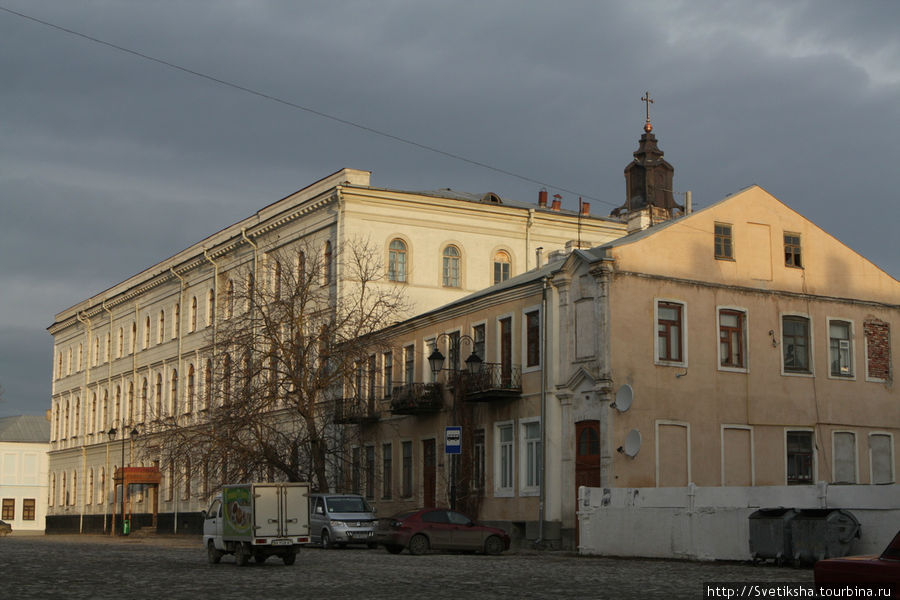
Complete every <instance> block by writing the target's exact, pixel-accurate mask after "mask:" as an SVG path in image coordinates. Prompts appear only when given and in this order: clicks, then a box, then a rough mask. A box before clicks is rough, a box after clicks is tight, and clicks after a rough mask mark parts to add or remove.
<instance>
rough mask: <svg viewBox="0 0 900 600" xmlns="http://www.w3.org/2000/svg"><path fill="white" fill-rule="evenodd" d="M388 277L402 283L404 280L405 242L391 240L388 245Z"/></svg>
mask: <svg viewBox="0 0 900 600" xmlns="http://www.w3.org/2000/svg"><path fill="white" fill-rule="evenodd" d="M388 279H389V280H391V281H398V282H400V283H403V282H405V281H406V243H405V242H404V241H403V240H399V239H397V240H392V241H391V244H390V246H388Z"/></svg>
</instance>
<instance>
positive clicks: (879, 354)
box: [863, 319, 891, 381]
mask: <svg viewBox="0 0 900 600" xmlns="http://www.w3.org/2000/svg"><path fill="white" fill-rule="evenodd" d="M863 332H864V335H865V336H866V360H867V364H866V375H867V376H868V377H871V378H873V379H884V380H885V381H887V380H890V378H891V326H890V324H889V323H885V322H884V321H882V320H880V319H867V320H866V321H865V322H864V323H863Z"/></svg>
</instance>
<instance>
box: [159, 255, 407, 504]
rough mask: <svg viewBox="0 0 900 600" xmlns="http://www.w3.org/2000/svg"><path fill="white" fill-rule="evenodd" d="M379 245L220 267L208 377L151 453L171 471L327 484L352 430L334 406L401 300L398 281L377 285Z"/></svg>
mask: <svg viewBox="0 0 900 600" xmlns="http://www.w3.org/2000/svg"><path fill="white" fill-rule="evenodd" d="M380 254H381V253H380V252H379V251H377V250H376V249H375V248H374V247H373V245H372V244H371V243H369V242H368V241H365V240H355V241H353V242H351V243H348V244H346V245H345V246H343V247H342V248H339V249H334V251H332V250H331V246H330V244H328V245H327V246H326V250H325V251H324V252H323V251H322V248H321V247H318V248H313V247H311V246H310V245H308V244H298V245H295V246H291V247H289V248H287V249H280V250H277V251H272V252H269V253H267V254H266V255H265V258H264V259H263V258H262V257H260V259H259V262H258V264H255V265H254V264H250V265H249V266H247V267H245V268H242V269H237V270H235V271H232V272H231V273H230V274H229V275H228V280H227V281H226V283H225V285H224V286H220V287H222V288H223V289H224V293H221V294H220V295H219V297H218V305H219V306H217V310H216V312H217V313H218V317H217V321H216V326H215V327H213V328H212V331H211V333H210V334H209V339H208V352H209V356H210V359H209V363H208V366H207V367H206V370H205V371H203V372H202V373H201V378H203V379H205V380H206V381H207V383H206V385H204V386H203V390H202V391H201V393H200V394H198V397H197V398H194V397H193V389H191V388H189V391H188V393H187V394H185V396H190V397H185V398H183V399H182V401H181V402H180V403H179V404H181V407H176V409H175V411H174V412H175V415H171V416H168V417H167V418H164V419H161V420H160V421H159V422H160V423H161V426H160V429H159V440H160V447H159V451H160V453H161V454H162V458H163V460H164V461H166V462H169V463H170V464H181V465H182V467H181V469H180V470H177V471H176V473H178V474H179V475H180V476H181V477H183V478H186V479H185V481H190V480H191V479H197V478H198V477H199V476H200V474H199V473H200V472H199V469H202V473H203V475H202V476H203V479H204V481H207V480H211V481H218V482H227V481H237V480H241V479H247V478H263V479H267V478H277V479H287V480H289V481H302V480H310V481H313V482H314V485H315V486H316V487H317V488H318V489H319V490H322V491H327V490H329V489H330V487H331V486H330V480H331V481H334V480H335V478H336V476H337V474H339V473H340V472H341V470H342V464H341V463H342V460H343V459H342V456H343V454H342V450H343V448H344V447H346V443H347V439H346V437H345V436H346V435H348V433H347V431H345V430H344V428H343V427H341V426H339V425H336V424H335V414H334V408H335V404H336V403H339V402H340V399H342V398H345V397H353V396H358V394H356V393H355V391H353V390H351V393H349V394H348V393H347V389H348V388H352V387H353V385H354V382H355V378H354V374H355V373H356V372H357V370H358V366H359V365H360V364H361V363H362V361H364V360H365V357H366V356H367V355H369V354H370V353H371V352H373V351H376V350H377V349H378V348H379V347H382V346H384V344H385V342H386V340H382V339H379V335H380V334H379V331H380V330H381V329H382V328H384V327H386V326H387V325H390V324H391V323H393V322H394V321H396V320H397V319H398V318H400V316H402V315H404V314H405V312H406V310H407V303H406V301H405V297H404V295H403V293H402V288H400V287H398V286H393V285H387V284H383V283H380V280H381V279H383V277H384V268H383V266H382V263H381V260H380V258H379V257H380ZM220 283H221V282H220ZM201 370H202V368H201ZM193 385H194V384H193V383H190V384H189V386H193ZM186 403H193V404H194V407H193V409H194V410H192V409H191V407H188V408H187V409H183V407H184V406H185V404H186ZM348 431H349V430H348ZM188 457H190V460H189V462H188V460H187V459H188ZM185 464H192V465H193V466H194V471H193V473H191V472H190V468H189V467H188V468H185V467H184V465H185ZM193 487H194V489H197V487H198V486H193ZM201 487H205V486H201Z"/></svg>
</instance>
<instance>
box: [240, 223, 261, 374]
mask: <svg viewBox="0 0 900 600" xmlns="http://www.w3.org/2000/svg"><path fill="white" fill-rule="evenodd" d="M241 237H242V238H244V241H245V242H247V243H248V244H250V245H251V246H253V290H252V291H251V292H250V293H251V296H250V306H252V305H253V296H252V294H253V293H255V292H256V290H258V289H259V286H260V281H259V273H258V272H257V271H258V267H259V256H258V254H259V246H257V245H256V244H255V243H254V242H253V240H251V239H250V238H249V237H247V228H246V227H241ZM248 291H250V290H248ZM250 332H251V338H252V340H253V341H252V342H251V344H250V361H251V364H252V361H253V349H254V344H255V342H256V320H255V319H253V317H252V315H251V317H250Z"/></svg>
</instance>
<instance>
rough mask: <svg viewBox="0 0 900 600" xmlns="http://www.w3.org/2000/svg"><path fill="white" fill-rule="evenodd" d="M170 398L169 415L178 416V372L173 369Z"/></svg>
mask: <svg viewBox="0 0 900 600" xmlns="http://www.w3.org/2000/svg"><path fill="white" fill-rule="evenodd" d="M169 392H170V394H169V395H170V396H171V397H170V398H169V407H170V409H169V411H168V412H169V414H170V415H174V414H176V412H175V411H176V410H177V409H178V371H177V370H176V369H172V388H171V389H170V390H169Z"/></svg>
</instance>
